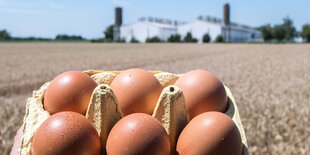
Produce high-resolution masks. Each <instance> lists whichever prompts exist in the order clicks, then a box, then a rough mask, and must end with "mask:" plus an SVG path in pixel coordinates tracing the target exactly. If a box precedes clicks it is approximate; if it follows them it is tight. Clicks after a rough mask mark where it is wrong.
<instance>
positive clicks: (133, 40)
mask: <svg viewBox="0 0 310 155" xmlns="http://www.w3.org/2000/svg"><path fill="white" fill-rule="evenodd" d="M130 42H131V43H139V40H137V39H136V38H135V37H132V38H131V39H130Z"/></svg>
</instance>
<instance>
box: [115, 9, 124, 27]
mask: <svg viewBox="0 0 310 155" xmlns="http://www.w3.org/2000/svg"><path fill="white" fill-rule="evenodd" d="M122 22H123V19H122V8H120V7H117V8H115V24H114V25H115V26H116V27H120V26H121V25H122Z"/></svg>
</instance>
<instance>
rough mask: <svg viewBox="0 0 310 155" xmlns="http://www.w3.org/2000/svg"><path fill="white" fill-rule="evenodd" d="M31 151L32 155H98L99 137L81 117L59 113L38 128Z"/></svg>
mask: <svg viewBox="0 0 310 155" xmlns="http://www.w3.org/2000/svg"><path fill="white" fill-rule="evenodd" d="M31 150H32V155H58V154H59V155H61V154H75V155H79V154H80V155H99V154H100V137H99V136H98V133H97V131H96V129H95V128H94V127H93V125H92V124H91V123H90V121H89V120H88V119H87V118H86V117H84V116H83V115H81V114H79V113H76V112H60V113H57V114H55V115H52V116H51V117H50V118H48V119H47V120H45V121H44V122H43V123H42V125H41V126H40V127H39V128H38V130H37V132H36V133H35V136H34V138H33V141H32V149H31Z"/></svg>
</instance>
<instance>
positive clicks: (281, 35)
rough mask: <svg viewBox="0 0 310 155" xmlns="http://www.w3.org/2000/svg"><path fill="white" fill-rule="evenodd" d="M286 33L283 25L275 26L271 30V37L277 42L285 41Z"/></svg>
mask: <svg viewBox="0 0 310 155" xmlns="http://www.w3.org/2000/svg"><path fill="white" fill-rule="evenodd" d="M286 33H287V32H286V29H285V27H284V26H283V25H275V26H274V27H273V29H272V35H273V37H274V39H277V40H278V41H281V40H285V36H286Z"/></svg>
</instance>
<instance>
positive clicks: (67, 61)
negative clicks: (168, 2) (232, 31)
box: [0, 43, 310, 155]
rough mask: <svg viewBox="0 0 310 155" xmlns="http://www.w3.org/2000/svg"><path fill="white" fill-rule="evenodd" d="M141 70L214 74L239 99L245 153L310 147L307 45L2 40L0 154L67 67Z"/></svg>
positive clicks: (309, 50) (309, 55) (309, 47)
mask: <svg viewBox="0 0 310 155" xmlns="http://www.w3.org/2000/svg"><path fill="white" fill-rule="evenodd" d="M133 67H139V68H144V69H148V70H161V71H168V72H174V73H184V72H186V71H189V70H192V69H198V68H200V69H206V70H209V71H211V72H212V73H214V74H216V75H217V76H218V77H219V78H220V79H221V80H222V81H223V82H224V83H225V84H226V85H227V86H228V87H229V88H231V91H232V93H233V95H234V97H235V99H236V101H237V104H238V106H239V110H240V115H241V119H242V123H243V126H244V128H245V131H246V136H247V139H248V144H249V151H250V154H254V155H255V154H264V155H265V154H307V153H309V152H310V138H309V137H310V121H309V116H310V83H309V81H310V45H307V44H300V45H297V44H287V45H285V44H284V45H264V44H208V45H204V44H90V43H24V44H22V43H20V44H15V43H8V44H0V69H1V72H2V73H1V76H0V109H1V112H0V154H9V152H10V149H11V146H12V143H13V138H14V135H15V132H16V131H17V129H18V127H19V126H20V125H21V124H22V119H23V115H24V113H25V103H26V101H27V98H28V97H30V96H31V93H32V90H35V89H38V88H39V87H40V85H42V84H43V83H45V82H46V81H49V80H51V79H52V78H53V77H55V76H56V75H58V74H59V73H61V72H64V71H68V70H85V69H100V70H124V69H127V68H133Z"/></svg>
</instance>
